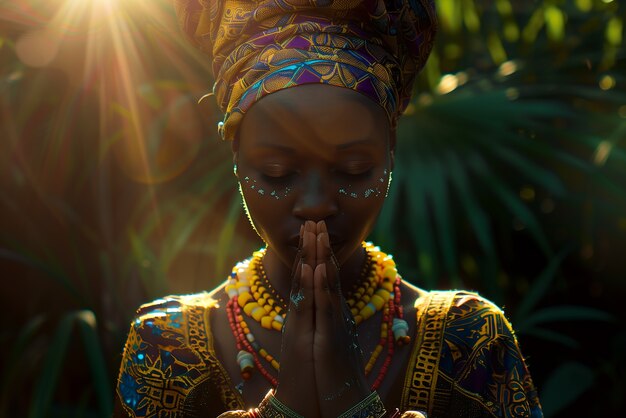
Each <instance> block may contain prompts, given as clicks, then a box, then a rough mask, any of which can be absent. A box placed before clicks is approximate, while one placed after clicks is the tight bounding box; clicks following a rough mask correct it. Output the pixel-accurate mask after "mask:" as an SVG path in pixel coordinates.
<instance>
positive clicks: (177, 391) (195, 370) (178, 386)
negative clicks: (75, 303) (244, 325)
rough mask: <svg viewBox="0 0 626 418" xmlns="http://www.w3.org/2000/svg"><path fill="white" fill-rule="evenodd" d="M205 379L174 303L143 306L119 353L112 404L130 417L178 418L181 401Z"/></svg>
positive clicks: (165, 301)
mask: <svg viewBox="0 0 626 418" xmlns="http://www.w3.org/2000/svg"><path fill="white" fill-rule="evenodd" d="M207 379H208V374H207V373H206V365H205V362H204V361H203V359H202V358H201V356H200V355H199V353H198V352H197V351H195V350H193V349H191V348H190V347H189V346H188V344H187V330H186V321H184V320H183V307H182V306H181V304H180V303H179V301H178V300H176V299H174V298H170V299H162V300H159V301H156V302H154V303H151V304H148V305H143V306H142V307H141V308H140V309H139V310H138V312H137V317H136V319H135V320H134V321H133V322H132V324H131V327H130V332H129V334H128V339H127V341H126V346H125V348H124V354H123V356H122V364H121V367H120V374H119V378H118V384H117V396H118V399H117V404H121V405H122V407H123V409H124V411H126V413H127V414H128V415H129V416H131V417H156V416H159V417H172V418H174V417H182V416H183V415H184V409H185V401H186V398H187V397H188V395H189V394H190V392H191V391H192V390H193V389H194V388H196V387H198V386H199V385H200V384H201V383H202V382H203V381H205V380H207Z"/></svg>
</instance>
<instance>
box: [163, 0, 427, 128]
mask: <svg viewBox="0 0 626 418" xmlns="http://www.w3.org/2000/svg"><path fill="white" fill-rule="evenodd" d="M175 8H176V11H177V14H178V17H179V20H180V24H181V27H182V28H183V31H184V32H185V33H186V34H187V35H188V37H189V38H190V39H192V41H193V42H194V43H195V44H196V45H197V46H198V47H199V48H200V49H201V50H203V51H204V52H206V53H207V54H208V55H209V56H210V57H211V58H212V60H213V75H214V77H215V85H214V87H213V93H214V94H215V96H216V99H217V103H218V105H219V106H220V108H221V109H222V111H223V112H224V114H225V116H224V121H223V122H220V125H219V129H220V131H221V132H220V133H221V135H222V138H225V139H233V138H234V135H235V132H236V130H237V126H238V124H239V123H240V122H241V119H242V118H243V115H244V113H245V112H246V111H247V110H248V109H249V108H250V107H251V106H252V105H253V104H254V103H255V102H256V101H258V100H259V99H260V98H262V97H263V96H265V95H268V94H270V93H273V92H276V91H278V90H281V89H285V88H289V87H292V86H298V85H302V84H311V83H323V84H330V85H334V86H339V87H345V88H349V89H352V90H355V91H358V92H360V93H362V94H364V95H366V96H367V97H369V98H371V99H372V100H374V101H375V102H377V103H379V104H380V105H381V106H382V107H383V108H384V109H385V111H386V112H387V115H388V117H389V120H390V121H391V123H392V124H393V125H395V121H396V119H397V117H398V116H400V114H402V112H403V111H404V109H405V108H406V106H407V105H408V102H409V100H410V97H411V92H412V88H413V82H414V79H415V76H416V74H417V73H418V72H419V70H420V69H421V68H422V67H423V66H424V64H425V62H426V58H427V57H428V55H429V53H430V51H431V49H432V45H433V40H434V35H435V32H436V26H437V24H436V22H437V21H436V16H435V9H434V5H433V0H175Z"/></svg>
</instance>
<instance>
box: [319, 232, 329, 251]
mask: <svg viewBox="0 0 626 418" xmlns="http://www.w3.org/2000/svg"><path fill="white" fill-rule="evenodd" d="M321 239H322V243H323V244H324V246H325V247H326V248H330V239H329V238H328V234H327V233H325V232H324V233H322V238H321Z"/></svg>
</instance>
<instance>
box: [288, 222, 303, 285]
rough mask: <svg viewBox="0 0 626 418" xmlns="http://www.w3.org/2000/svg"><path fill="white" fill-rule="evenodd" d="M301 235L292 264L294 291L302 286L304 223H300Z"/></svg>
mask: <svg viewBox="0 0 626 418" xmlns="http://www.w3.org/2000/svg"><path fill="white" fill-rule="evenodd" d="M299 235H300V240H299V242H298V251H297V252H296V257H295V259H294V260H293V265H292V266H291V292H293V291H294V289H295V290H296V291H297V289H298V288H299V286H300V274H301V270H300V266H301V265H302V243H303V236H304V224H302V225H300V234H299Z"/></svg>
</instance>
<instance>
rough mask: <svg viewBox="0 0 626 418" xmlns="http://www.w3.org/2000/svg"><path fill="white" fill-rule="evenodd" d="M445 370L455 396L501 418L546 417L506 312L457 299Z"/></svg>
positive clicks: (473, 299)
mask: <svg viewBox="0 0 626 418" xmlns="http://www.w3.org/2000/svg"><path fill="white" fill-rule="evenodd" d="M440 371H441V372H443V373H444V374H445V375H447V376H449V377H451V379H452V380H453V387H454V391H455V392H460V393H462V394H463V395H465V396H466V397H468V398H473V399H474V400H475V401H476V402H477V403H480V404H482V405H483V406H484V407H485V408H486V409H487V410H489V411H490V412H491V414H493V416H496V417H542V416H543V414H542V411H541V406H540V404H539V399H538V397H537V391H536V389H535V387H534V385H533V382H532V379H531V377H530V373H529V371H528V367H527V366H526V362H525V360H524V357H523V356H522V353H521V351H520V348H519V344H518V341H517V338H516V337H515V334H514V332H513V329H512V327H511V324H510V323H509V321H508V320H507V319H506V317H505V316H504V313H503V312H502V310H500V309H499V308H498V307H496V306H495V305H494V304H492V303H491V302H489V301H487V300H485V299H483V298H481V297H480V296H478V295H476V294H472V293H466V292H462V293H459V294H457V296H456V297H455V299H454V300H453V302H452V306H451V307H450V310H449V312H448V317H447V321H446V331H445V333H444V338H443V346H442V353H441V362H440Z"/></svg>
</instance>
